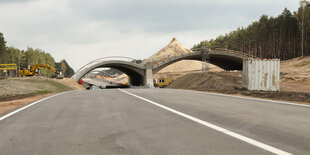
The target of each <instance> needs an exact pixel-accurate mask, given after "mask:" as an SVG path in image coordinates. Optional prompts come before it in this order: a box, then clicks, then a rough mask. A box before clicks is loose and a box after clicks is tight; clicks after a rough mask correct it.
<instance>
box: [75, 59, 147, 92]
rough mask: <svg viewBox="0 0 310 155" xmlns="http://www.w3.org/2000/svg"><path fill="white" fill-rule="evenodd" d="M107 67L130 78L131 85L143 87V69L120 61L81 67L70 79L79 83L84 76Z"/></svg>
mask: <svg viewBox="0 0 310 155" xmlns="http://www.w3.org/2000/svg"><path fill="white" fill-rule="evenodd" d="M102 67H109V68H115V69H118V70H120V71H122V72H124V73H125V74H127V75H128V76H129V77H130V80H131V81H130V82H131V84H132V85H136V86H139V85H144V81H145V67H144V66H142V65H139V64H136V63H134V62H128V61H122V60H108V61H101V62H97V63H94V64H90V65H88V66H87V67H83V68H82V69H80V70H79V71H77V72H76V73H75V75H73V76H72V79H74V80H75V81H79V80H80V79H81V78H82V77H83V76H84V75H86V74H87V73H89V72H90V71H92V70H94V69H96V68H102Z"/></svg>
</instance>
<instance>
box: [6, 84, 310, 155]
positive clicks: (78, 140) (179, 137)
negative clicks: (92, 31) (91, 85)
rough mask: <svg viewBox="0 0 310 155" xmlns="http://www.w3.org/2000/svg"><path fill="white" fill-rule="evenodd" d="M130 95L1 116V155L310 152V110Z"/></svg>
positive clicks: (178, 93)
mask: <svg viewBox="0 0 310 155" xmlns="http://www.w3.org/2000/svg"><path fill="white" fill-rule="evenodd" d="M124 90H125V91H126V92H129V93H126V92H123V91H121V90H119V89H108V90H93V91H72V92H67V93H65V94H61V95H58V96H56V97H52V98H49V99H46V100H44V101H41V102H38V103H37V104H34V105H32V106H30V107H28V108H26V109H24V110H22V111H20V112H18V113H15V114H14V115H12V116H10V117H8V118H5V119H3V120H1V118H2V117H3V116H0V150H1V151H0V154H5V155H7V154H134V155H138V154H141V155H146V154H156V155H158V154H169V155H170V154H190V155H192V154H246V155H248V154H251V155H252V154H273V153H272V152H271V151H269V150H268V149H264V147H266V146H271V147H272V148H275V149H279V150H282V151H283V152H285V153H292V154H309V152H310V107H302V106H295V105H285V104H280V103H273V102H266V101H256V100H248V99H242V98H234V97H228V96H218V95H212V94H206V93H199V92H192V91H183V90H171V89H124ZM130 93H132V94H134V95H137V96H133V95H132V94H130ZM139 97H140V98H139ZM152 103H154V104H152ZM155 104H159V105H155ZM161 106H162V107H161ZM164 107H168V108H171V109H173V110H175V111H176V112H173V111H169V110H167V109H165V108H164ZM178 113H182V114H184V115H186V116H190V117H192V118H193V119H188V118H186V117H183V116H182V114H178ZM195 119H199V120H201V121H204V122H207V123H209V124H211V125H215V126H218V127H221V128H224V129H225V131H223V132H220V131H217V130H215V129H214V128H212V127H208V126H206V125H203V123H199V121H198V123H197V121H196V122H195V121H193V120H195ZM228 133H234V134H239V135H241V136H244V137H247V138H250V139H252V140H255V141H258V142H260V143H262V144H264V145H266V146H261V147H260V145H258V144H257V145H255V144H256V143H255V144H254V145H253V144H251V143H249V142H248V141H249V140H248V141H247V140H242V139H238V138H236V137H234V136H231V135H234V134H228Z"/></svg>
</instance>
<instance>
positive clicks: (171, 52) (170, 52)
mask: <svg viewBox="0 0 310 155" xmlns="http://www.w3.org/2000/svg"><path fill="white" fill-rule="evenodd" d="M192 52H193V51H192V50H190V49H188V48H186V47H184V46H183V45H182V44H180V42H178V41H177V39H175V38H173V39H172V40H171V42H170V43H169V44H168V45H167V46H165V47H164V48H162V49H161V50H159V51H158V52H156V53H155V54H153V55H152V56H151V57H149V58H147V59H146V60H144V61H143V62H142V63H143V64H146V63H147V62H152V61H160V60H162V59H165V58H168V57H174V56H179V55H182V54H188V53H192Z"/></svg>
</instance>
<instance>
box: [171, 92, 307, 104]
mask: <svg viewBox="0 0 310 155" xmlns="http://www.w3.org/2000/svg"><path fill="white" fill-rule="evenodd" d="M170 90H176V91H186V92H191V93H197V94H207V95H214V96H224V97H232V98H238V99H246V100H253V101H263V102H270V103H277V104H286V105H293V106H301V107H307V108H310V105H307V104H300V103H292V102H283V101H274V100H268V99H259V98H252V97H245V96H234V95H227V94H220V93H208V92H200V91H192V90H179V89H170Z"/></svg>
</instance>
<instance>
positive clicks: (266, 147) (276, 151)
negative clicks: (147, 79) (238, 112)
mask: <svg viewBox="0 0 310 155" xmlns="http://www.w3.org/2000/svg"><path fill="white" fill-rule="evenodd" d="M119 90H120V91H122V92H124V93H127V94H129V95H132V96H134V97H136V98H139V99H141V100H144V101H146V102H149V103H151V104H153V105H155V106H158V107H160V108H162V109H165V110H168V111H170V112H172V113H175V114H177V115H179V116H182V117H184V118H187V119H189V120H192V121H194V122H197V123H199V124H202V125H204V126H206V127H209V128H212V129H214V130H217V131H219V132H222V133H224V134H227V135H229V136H231V137H234V138H237V139H239V140H241V141H244V142H246V143H249V144H252V145H254V146H256V147H259V148H261V149H264V150H266V151H269V152H271V153H274V154H279V155H291V153H288V152H285V151H283V150H280V149H278V148H275V147H272V146H270V145H267V144H264V143H262V142H259V141H257V140H254V139H251V138H249V137H245V136H243V135H240V134H238V133H235V132H232V131H230V130H227V129H225V128H222V127H219V126H217V125H214V124H211V123H209V122H206V121H203V120H201V119H198V118H196V117H193V116H190V115H188V114H185V113H182V112H179V111H177V110H174V109H171V108H169V107H166V106H164V105H161V104H159V103H156V102H154V101H151V100H149V99H146V98H143V97H141V96H138V95H135V94H133V93H130V92H128V91H125V90H122V89H119Z"/></svg>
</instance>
